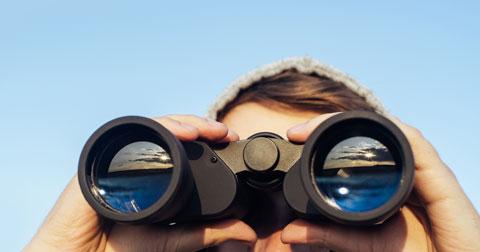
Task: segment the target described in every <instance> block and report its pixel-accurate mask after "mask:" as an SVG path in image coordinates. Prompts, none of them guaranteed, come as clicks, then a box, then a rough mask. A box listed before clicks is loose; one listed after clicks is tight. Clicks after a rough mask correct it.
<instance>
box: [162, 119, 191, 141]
mask: <svg viewBox="0 0 480 252" xmlns="http://www.w3.org/2000/svg"><path fill="white" fill-rule="evenodd" d="M153 120H155V121H157V122H158V123H160V124H161V125H163V126H164V127H165V128H167V129H168V130H169V131H170V132H172V134H173V135H175V136H176V137H177V138H178V139H179V140H181V141H194V140H196V139H197V138H198V136H199V135H200V132H199V130H198V129H197V128H196V127H194V126H192V125H190V124H188V123H183V122H181V121H177V120H174V119H172V118H169V117H167V116H163V117H158V118H153Z"/></svg>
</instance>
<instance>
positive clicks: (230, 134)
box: [218, 129, 240, 143]
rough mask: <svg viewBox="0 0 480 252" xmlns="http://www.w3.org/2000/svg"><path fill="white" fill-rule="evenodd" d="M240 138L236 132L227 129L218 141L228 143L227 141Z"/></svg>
mask: <svg viewBox="0 0 480 252" xmlns="http://www.w3.org/2000/svg"><path fill="white" fill-rule="evenodd" d="M238 140H240V136H239V135H238V134H237V132H235V131H233V130H231V129H228V133H227V135H226V136H225V137H224V138H223V139H221V140H219V141H218V142H220V143H229V142H234V141H238Z"/></svg>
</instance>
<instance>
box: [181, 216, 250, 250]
mask: <svg viewBox="0 0 480 252" xmlns="http://www.w3.org/2000/svg"><path fill="white" fill-rule="evenodd" d="M228 240H236V241H242V242H245V243H247V244H253V243H254V242H255V241H256V240H257V235H256V233H255V231H253V229H252V228H251V227H250V226H248V225H247V224H245V223H244V222H242V221H240V220H233V219H232V220H224V221H221V222H216V223H211V224H207V225H203V226H199V227H192V228H188V229H187V230H185V231H184V234H183V235H182V237H181V238H180V242H179V244H178V247H177V249H176V250H178V251H196V250H200V249H203V248H208V247H212V246H216V245H219V244H221V243H223V242H225V241H228Z"/></svg>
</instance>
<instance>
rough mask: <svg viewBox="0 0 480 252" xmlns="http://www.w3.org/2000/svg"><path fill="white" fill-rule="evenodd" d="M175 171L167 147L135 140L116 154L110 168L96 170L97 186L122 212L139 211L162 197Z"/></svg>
mask: <svg viewBox="0 0 480 252" xmlns="http://www.w3.org/2000/svg"><path fill="white" fill-rule="evenodd" d="M100 169H102V168H100ZM172 172H173V163H172V160H171V157H170V155H169V154H168V153H167V152H166V151H165V149H164V148H162V147H161V146H159V145H157V144H155V143H151V142H146V141H140V142H133V143H130V144H128V145H126V146H125V147H123V148H121V149H120V150H119V151H118V152H117V153H116V154H115V155H114V156H113V158H112V160H111V161H110V164H109V165H108V168H107V169H104V170H99V171H97V172H96V174H95V175H96V176H95V177H94V187H95V191H96V194H97V196H98V197H100V198H101V199H102V201H103V202H104V203H106V204H107V205H108V206H109V207H110V208H112V209H114V210H116V211H118V212H121V213H131V212H140V211H142V210H144V209H146V208H148V207H150V206H151V205H153V204H154V203H155V202H156V201H158V200H159V199H160V198H161V197H162V195H163V194H164V193H165V191H166V190H167V187H168V185H169V184H170V180H171V177H172Z"/></svg>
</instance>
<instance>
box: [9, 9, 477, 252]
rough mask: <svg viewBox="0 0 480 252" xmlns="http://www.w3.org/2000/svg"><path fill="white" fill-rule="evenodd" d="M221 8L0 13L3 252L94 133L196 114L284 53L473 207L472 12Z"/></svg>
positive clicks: (15, 243) (32, 222)
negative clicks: (119, 121)
mask: <svg viewBox="0 0 480 252" xmlns="http://www.w3.org/2000/svg"><path fill="white" fill-rule="evenodd" d="M227 2H228V3H227ZM231 2H232V1H218V2H211V1H195V2H193V1H192V2H186V1H173V2H172V1H171V2H170V3H159V1H108V0H106V1H76V2H74V1H52V0H50V1H49V0H46V1H8V2H7V1H2V2H1V3H0V120H1V123H0V158H1V163H0V169H1V175H0V176H1V183H0V191H1V192H3V195H4V196H3V198H2V200H1V204H2V207H1V209H0V213H1V215H0V216H2V218H3V219H2V227H1V228H0V244H2V250H4V251H15V250H19V249H20V248H21V247H22V246H24V244H25V243H26V242H27V241H28V240H29V239H30V238H31V236H32V235H33V234H34V232H35V231H36V229H37V228H38V226H39V225H40V223H41V222H42V220H43V218H44V217H45V215H46V214H47V212H48V211H49V209H50V208H51V207H52V205H53V204H54V202H55V200H56V198H57V197H58V195H59V194H60V192H61V191H62V189H63V188H64V186H65V185H66V183H67V182H68V180H69V179H70V178H71V177H72V176H73V174H74V173H75V172H76V169H77V160H78V156H79V153H80V150H81V148H82V146H83V144H84V142H85V141H86V139H87V138H88V137H89V135H90V134H91V133H92V132H93V131H94V130H95V129H96V128H97V127H98V126H100V125H101V124H103V123H104V122H106V121H108V120H110V119H113V118H115V117H118V116H123V115H144V116H155V115H162V114H167V113H192V114H200V115H202V114H204V113H205V112H206V109H207V107H208V105H209V104H210V102H211V101H212V100H213V99H214V98H215V97H216V96H217V95H218V94H219V92H220V91H222V90H223V89H224V88H225V86H226V85H227V84H228V83H229V82H230V81H232V80H233V79H235V78H236V77H238V76H239V75H241V74H243V73H245V72H246V71H249V70H251V69H252V68H254V67H256V66H259V65H262V64H265V63H269V62H271V61H273V60H277V59H281V58H283V57H287V56H302V55H310V56H312V57H315V58H317V59H319V60H321V61H323V62H327V63H329V64H331V65H333V66H335V67H337V68H339V69H342V70H344V71H346V72H348V73H349V74H350V75H352V76H353V77H355V78H357V79H358V80H360V81H361V82H362V83H364V84H365V85H366V86H368V87H369V88H371V89H372V90H373V91H374V92H375V93H376V94H377V95H378V96H379V97H380V98H381V99H382V100H383V101H384V103H385V105H386V106H387V107H388V108H389V110H390V111H391V112H392V113H393V114H395V115H397V116H399V117H400V118H402V119H403V120H404V121H406V122H408V123H410V124H412V125H414V126H416V127H418V128H420V129H421V130H422V131H423V133H424V134H425V136H426V137H427V138H428V139H430V140H431V141H432V142H433V144H434V145H435V146H436V147H437V148H438V151H439V152H440V154H441V155H442V157H443V158H444V160H445V162H446V163H447V164H448V165H450V166H451V168H452V169H453V170H454V172H455V174H456V175H457V177H458V179H459V180H460V182H461V184H462V185H463V187H464V189H465V191H466V192H467V194H468V195H469V196H470V198H471V199H472V201H473V202H474V204H475V206H476V208H477V209H479V208H480V194H479V193H478V190H479V189H480V186H479V182H478V181H479V178H480V166H479V160H478V159H477V158H479V157H480V148H479V140H480V137H479V131H478V129H479V125H480V112H479V108H480V101H479V92H480V83H479V81H478V77H477V76H478V74H479V72H480V63H479V58H480V15H479V14H478V13H480V4H479V3H480V2H478V1H462V2H459V1H401V3H400V2H396V3H394V4H388V5H387V4H386V3H385V1H370V2H367V1H310V2H302V1H236V2H235V3H231ZM432 190H437V188H432Z"/></svg>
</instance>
